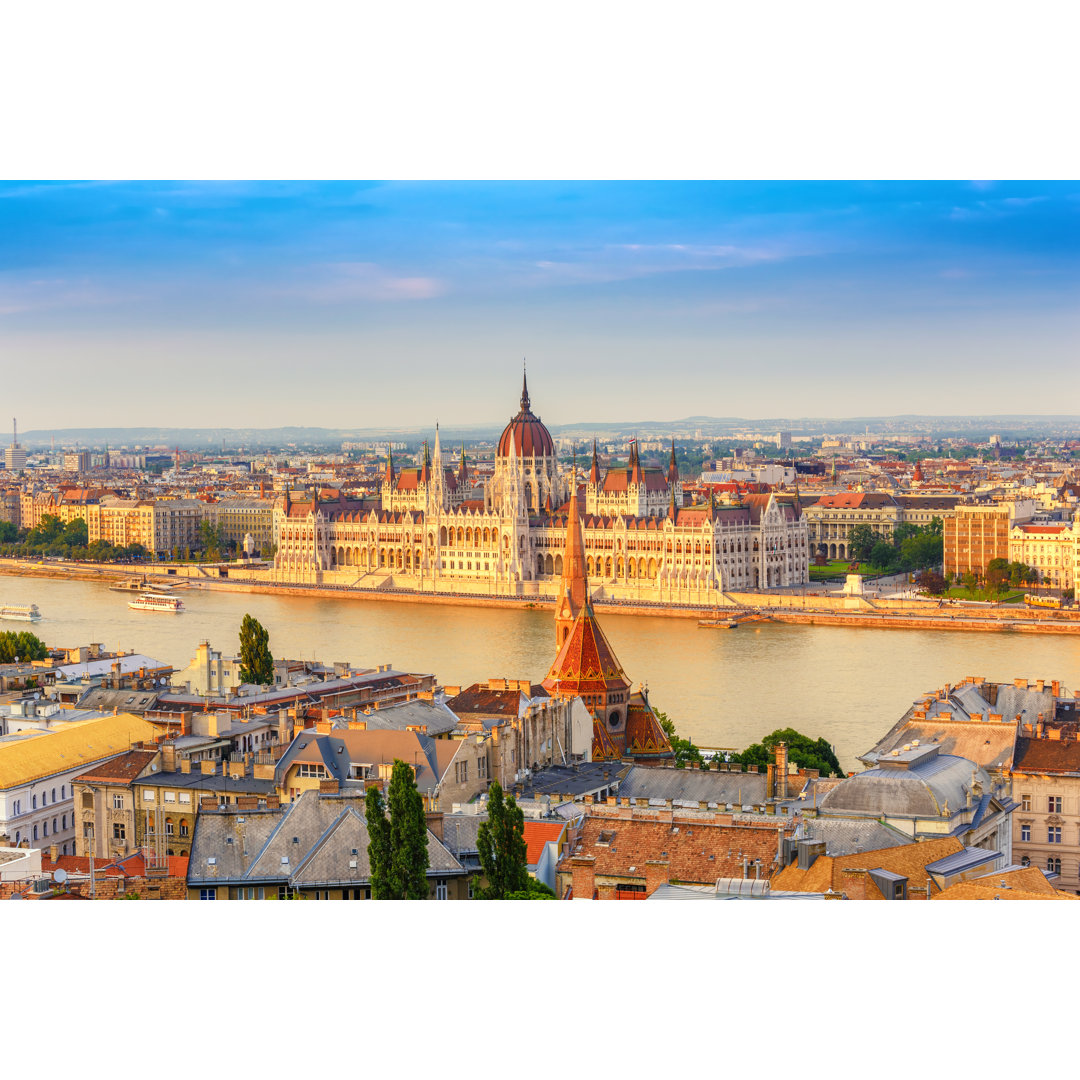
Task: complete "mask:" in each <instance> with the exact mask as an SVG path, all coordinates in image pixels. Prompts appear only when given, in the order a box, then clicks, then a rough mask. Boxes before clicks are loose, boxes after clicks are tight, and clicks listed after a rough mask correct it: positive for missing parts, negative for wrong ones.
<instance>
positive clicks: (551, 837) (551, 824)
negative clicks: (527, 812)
mask: <svg viewBox="0 0 1080 1080" xmlns="http://www.w3.org/2000/svg"><path fill="white" fill-rule="evenodd" d="M565 828H566V822H565V821H532V820H530V821H526V822H525V856H526V862H527V863H528V864H529V866H535V865H536V864H537V863H538V862H539V861H540V856H541V855H543V853H544V845H545V844H547V843H549V842H550V841H556V842H558V839H559V837H560V836H562V834H563V830H564V829H565Z"/></svg>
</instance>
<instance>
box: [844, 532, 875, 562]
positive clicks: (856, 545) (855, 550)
mask: <svg viewBox="0 0 1080 1080" xmlns="http://www.w3.org/2000/svg"><path fill="white" fill-rule="evenodd" d="M877 542H878V536H877V534H876V533H875V532H874V530H873V529H871V528H870V526H869V525H855V526H853V527H852V529H851V531H850V532H849V533H848V555H850V556H851V558H852V560H854V561H855V562H870V552H871V551H873V549H874V545H875V544H876V543H877Z"/></svg>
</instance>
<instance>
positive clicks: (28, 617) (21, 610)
mask: <svg viewBox="0 0 1080 1080" xmlns="http://www.w3.org/2000/svg"><path fill="white" fill-rule="evenodd" d="M40 618H41V612H40V611H38V606H37V604H30V605H28V606H26V605H24V606H20V605H18V604H4V605H3V607H0V619H11V620H13V621H16V622H37V621H38V619H40Z"/></svg>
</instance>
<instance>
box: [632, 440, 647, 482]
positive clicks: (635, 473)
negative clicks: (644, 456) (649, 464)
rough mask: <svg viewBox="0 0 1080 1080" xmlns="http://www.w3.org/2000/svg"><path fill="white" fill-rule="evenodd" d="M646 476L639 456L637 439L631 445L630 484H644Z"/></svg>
mask: <svg viewBox="0 0 1080 1080" xmlns="http://www.w3.org/2000/svg"><path fill="white" fill-rule="evenodd" d="M644 482H645V477H644V474H643V473H642V471H641V457H640V455H639V454H638V448H637V439H634V440H633V441H632V442H631V443H630V483H631V484H643V483H644Z"/></svg>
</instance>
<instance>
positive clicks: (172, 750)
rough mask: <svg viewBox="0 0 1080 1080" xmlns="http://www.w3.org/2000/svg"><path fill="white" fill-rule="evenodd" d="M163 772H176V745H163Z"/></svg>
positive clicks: (170, 743)
mask: <svg viewBox="0 0 1080 1080" xmlns="http://www.w3.org/2000/svg"><path fill="white" fill-rule="evenodd" d="M161 771H162V772H176V743H173V742H165V743H162V744H161Z"/></svg>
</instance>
